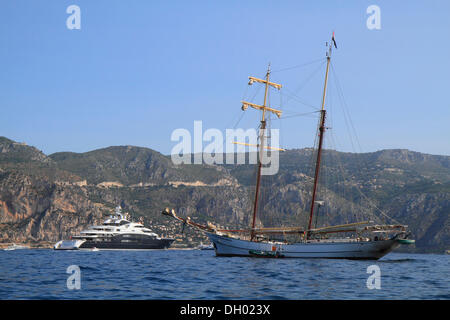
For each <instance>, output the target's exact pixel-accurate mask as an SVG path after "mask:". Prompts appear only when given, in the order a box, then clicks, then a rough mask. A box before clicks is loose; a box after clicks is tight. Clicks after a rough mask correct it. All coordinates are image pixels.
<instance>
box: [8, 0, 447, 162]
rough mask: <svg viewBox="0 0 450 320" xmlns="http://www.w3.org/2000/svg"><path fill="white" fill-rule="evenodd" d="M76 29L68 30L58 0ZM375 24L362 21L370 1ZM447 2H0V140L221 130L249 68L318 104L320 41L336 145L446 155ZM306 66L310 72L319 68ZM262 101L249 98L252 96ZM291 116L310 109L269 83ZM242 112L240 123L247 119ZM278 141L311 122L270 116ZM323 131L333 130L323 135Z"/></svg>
mask: <svg viewBox="0 0 450 320" xmlns="http://www.w3.org/2000/svg"><path fill="white" fill-rule="evenodd" d="M72 4H75V5H78V6H79V7H80V9H81V30H69V29H68V28H67V27H66V19H67V18H68V17H69V14H67V13H66V8H67V7H68V6H69V5H72ZM372 4H375V5H378V6H379V7H380V9H381V29H380V30H369V29H368V28H367V26H366V20H367V18H368V17H369V15H368V14H367V13H366V9H367V7H368V6H369V5H372ZM449 13H450V2H448V1H446V0H442V1H376V0H371V1H363V0H361V1H357V0H355V1H312V0H311V1H298V0H297V1H288V0H283V1H261V0H260V1H256V0H252V1H250V0H247V1H206V0H204V1H200V0H198V1H194V0H184V1H171V0H168V1H144V0H142V1H137V0H134V1H111V0H110V1H99V0H97V1H76V0H71V1H62V0H60V1H51V0H48V1H44V0H39V1H20V0H14V1H12V0H4V1H2V2H0V21H1V22H0V23H1V28H0V42H1V45H0V62H1V72H0V112H1V113H0V136H6V137H8V138H10V139H13V140H16V141H23V142H26V143H28V144H29V145H33V146H36V147H37V148H39V149H41V150H43V151H44V152H45V153H46V154H51V153H53V152H59V151H74V152H85V151H90V150H93V149H96V148H102V147H107V146H111V145H137V146H144V147H149V148H152V149H155V150H157V151H160V152H162V153H164V154H169V153H170V151H171V149H172V147H173V146H174V145H175V144H176V143H175V142H172V141H170V136H171V133H172V131H173V130H175V129H177V128H186V129H188V130H189V131H193V122H194V120H202V121H203V128H204V129H207V128H218V129H220V130H223V131H224V130H225V129H226V128H232V127H233V126H234V125H235V124H236V123H237V120H238V119H240V116H241V112H242V111H241V110H240V100H242V99H243V98H244V97H245V95H247V96H249V95H252V91H251V90H254V89H255V88H250V89H247V82H248V78H247V77H248V76H249V75H253V76H257V77H262V76H264V73H265V70H266V68H267V64H268V63H269V62H270V63H271V66H272V69H273V70H274V72H273V73H272V80H273V81H275V82H278V83H282V84H283V85H284V86H285V88H286V89H287V90H290V91H288V92H297V91H295V90H296V88H298V87H299V86H300V84H302V83H304V81H305V80H306V79H308V78H309V76H310V75H314V76H312V77H311V79H310V81H308V82H307V83H306V85H305V86H304V87H303V88H302V90H301V91H298V92H297V96H298V97H300V98H301V100H302V101H304V102H305V101H306V102H308V104H312V105H313V106H320V100H321V90H322V86H323V77H324V72H325V67H324V65H322V67H321V62H318V63H312V64H310V65H306V66H304V67H302V68H295V69H290V70H287V71H279V72H276V71H277V70H280V69H284V68H288V67H291V66H296V65H301V64H305V63H308V62H311V61H316V60H318V59H321V58H324V56H325V42H326V41H329V39H330V35H331V32H332V31H333V30H334V31H335V33H336V41H337V44H338V50H335V51H334V52H333V58H332V63H333V69H334V70H335V72H336V75H337V77H338V81H339V84H340V85H341V87H342V90H343V93H344V96H345V101H346V108H347V109H346V110H347V111H348V112H349V113H350V115H351V120H352V123H353V125H354V127H355V129H356V132H357V136H358V140H359V142H360V146H361V147H357V148H355V147H352V145H351V143H350V142H349V141H347V140H346V137H347V136H346V135H347V131H346V130H347V129H346V128H345V121H344V120H345V119H343V118H339V116H338V114H339V112H340V109H339V108H340V107H339V99H338V95H337V93H338V91H337V90H336V82H335V80H334V79H330V82H329V83H330V94H329V100H328V101H327V109H328V108H330V111H329V114H330V120H333V122H332V125H331V127H332V129H331V130H330V135H331V134H332V135H333V137H336V139H338V141H339V143H338V144H336V145H334V146H331V147H334V148H337V149H338V150H342V151H356V152H361V151H363V152H370V151H376V150H381V149H390V148H402V149H410V150H414V151H419V152H424V153H431V154H443V155H450V125H449V124H450V102H449V98H448V92H449V89H450V88H449V86H450V85H449V84H450V82H449V80H448V77H449V75H450V62H449V60H450V59H449V57H450V43H449V41H448V38H449V33H450V20H449V19H448V16H449ZM317 70H318V71H317ZM254 102H256V103H261V101H260V100H258V96H257V97H256V100H255V101H254ZM271 102H272V105H274V106H278V105H277V104H280V105H281V106H280V107H281V108H282V109H285V110H287V112H286V114H289V112H297V113H306V112H311V111H313V109H312V108H311V107H309V106H307V105H304V104H302V103H296V102H295V101H294V100H293V99H291V100H289V98H288V96H286V95H284V93H283V90H282V94H281V96H280V95H279V94H277V93H275V92H274V93H273V94H272V93H271ZM257 117H258V115H257V114H256V112H255V111H254V110H253V111H252V110H248V111H246V114H245V115H244V116H243V117H242V119H241V121H240V122H239V123H238V126H239V127H241V128H249V127H255V126H256V124H257V121H258V120H257ZM273 123H274V124H273V126H274V127H277V126H278V127H279V128H280V129H281V130H282V131H281V144H282V146H284V147H286V148H299V147H307V146H311V144H312V142H313V141H314V134H315V127H316V119H315V118H311V117H295V118H289V119H286V120H283V121H282V122H281V124H280V122H279V121H278V122H277V121H274V122H273ZM331 131H332V132H331Z"/></svg>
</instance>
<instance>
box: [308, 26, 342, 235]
mask: <svg viewBox="0 0 450 320" xmlns="http://www.w3.org/2000/svg"><path fill="white" fill-rule="evenodd" d="M333 44H334V46H335V47H336V42H335V41H334V32H333V36H332V38H331V42H330V44H329V47H328V51H327V69H326V72H325V84H324V86H323V95H322V108H321V110H320V124H319V146H318V150H317V159H316V168H315V172H314V185H313V193H312V199H311V208H310V211H309V222H308V229H307V230H311V226H312V221H313V215H314V206H315V203H316V193H317V183H318V181H319V173H320V161H321V157H322V147H323V137H324V135H325V129H326V128H325V118H326V114H327V112H326V110H325V98H326V95H327V84H328V71H329V69H330V61H331V52H332V48H333ZM305 237H306V238H307V237H308V233H306V236H305Z"/></svg>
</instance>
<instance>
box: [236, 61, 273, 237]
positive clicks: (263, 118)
mask: <svg viewBox="0 0 450 320" xmlns="http://www.w3.org/2000/svg"><path fill="white" fill-rule="evenodd" d="M269 78H270V64H269V67H268V68H267V73H266V79H265V80H262V79H258V78H255V77H249V79H250V81H249V83H248V84H249V85H251V84H253V82H260V83H264V84H265V91H264V103H263V105H262V106H261V105H257V104H254V103H250V102H246V101H242V110H243V111H245V110H246V109H247V108H248V107H252V108H255V109H257V110H261V111H262V115H261V127H260V132H259V141H260V142H259V144H258V145H257V147H258V152H259V157H258V173H257V177H256V190H255V201H254V203H253V217H252V228H251V234H250V240H251V241H253V239H254V237H255V224H256V213H257V212H258V200H259V187H260V184H261V169H262V157H263V154H264V152H263V151H264V148H269V147H265V146H264V134H265V130H266V111H268V112H272V113H274V114H276V115H277V116H278V118H279V117H281V111H280V110H276V109H272V108H269V107H267V93H268V89H269V86H272V87H274V88H277V89H278V90H280V89H281V84H277V83H273V82H270V81H269Z"/></svg>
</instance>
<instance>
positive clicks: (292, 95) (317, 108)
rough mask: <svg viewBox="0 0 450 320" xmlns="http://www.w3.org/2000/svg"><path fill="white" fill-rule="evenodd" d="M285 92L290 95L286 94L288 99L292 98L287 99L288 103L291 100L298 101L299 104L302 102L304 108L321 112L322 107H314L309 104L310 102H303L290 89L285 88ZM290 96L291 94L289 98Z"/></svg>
mask: <svg viewBox="0 0 450 320" xmlns="http://www.w3.org/2000/svg"><path fill="white" fill-rule="evenodd" d="M284 90H285V91H287V93H288V94H286V96H287V97H288V98H289V97H290V99H286V103H287V102H288V101H289V100H292V99H294V100H297V102H300V103H301V104H303V105H304V106H307V107H310V108H312V109H314V110H319V109H320V107H318V106H315V105H313V104H311V103H309V102H305V101H303V100H302V99H300V98H299V97H298V96H296V95H295V94H293V93H292V92H290V90H289V89H287V88H285V89H284ZM289 94H291V96H289Z"/></svg>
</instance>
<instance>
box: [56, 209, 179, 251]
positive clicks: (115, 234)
mask: <svg viewBox="0 0 450 320" xmlns="http://www.w3.org/2000/svg"><path fill="white" fill-rule="evenodd" d="M174 240H175V239H171V238H161V237H159V236H158V235H157V234H156V233H154V232H152V231H151V230H150V229H148V228H145V227H144V225H143V224H142V223H140V222H131V221H129V220H127V219H126V216H125V215H124V214H123V213H122V208H121V207H120V206H118V207H116V209H115V212H114V214H111V215H110V216H109V218H108V219H106V220H105V221H104V222H103V224H101V225H98V226H91V227H90V228H88V229H87V230H83V231H81V232H80V234H78V235H75V236H72V237H71V239H69V240H61V241H59V242H57V243H56V244H55V246H54V249H55V250H77V249H93V250H97V249H167V248H168V247H169V246H170V245H171V244H172V242H173V241H174Z"/></svg>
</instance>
